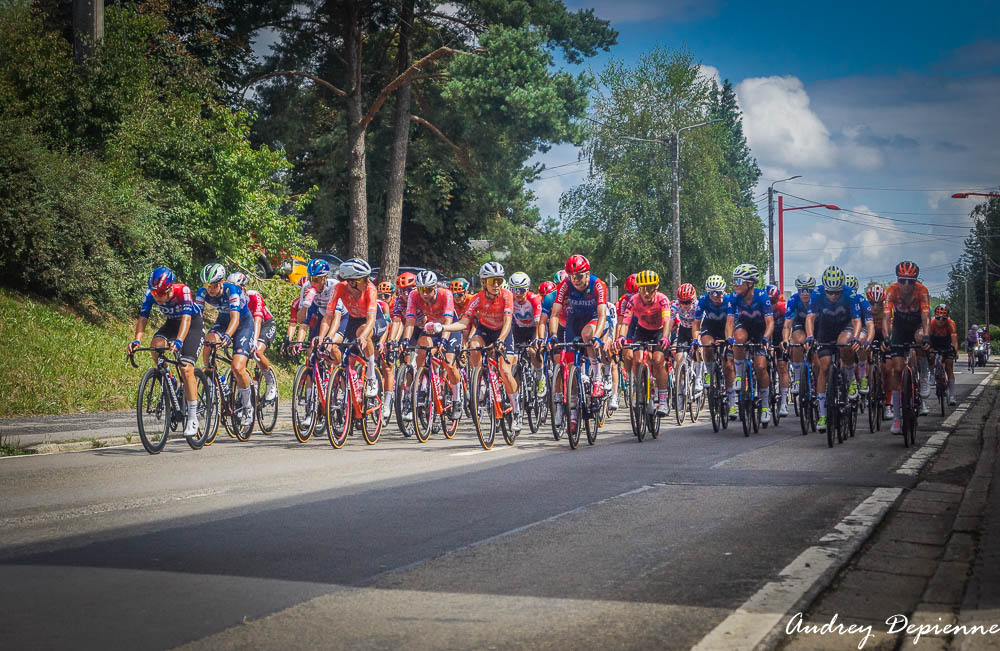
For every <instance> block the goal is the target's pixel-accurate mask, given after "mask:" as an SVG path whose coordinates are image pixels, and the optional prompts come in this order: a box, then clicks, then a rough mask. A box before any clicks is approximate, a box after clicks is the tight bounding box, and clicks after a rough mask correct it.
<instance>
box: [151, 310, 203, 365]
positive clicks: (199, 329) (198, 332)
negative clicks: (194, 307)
mask: <svg viewBox="0 0 1000 651" xmlns="http://www.w3.org/2000/svg"><path fill="white" fill-rule="evenodd" d="M180 327H181V320H180V319H168V320H167V322H166V323H164V324H163V325H161V326H160V329H159V330H157V331H156V334H154V335H153V338H154V339H155V338H157V337H162V338H164V339H166V340H167V345H168V346H169V345H170V344H172V343H173V342H174V339H176V338H177V332H178V330H180ZM204 341H205V326H204V324H203V323H202V320H201V315H200V314H199V315H197V316H193V317H191V327H190V328H188V333H187V336H186V337H184V343H183V344H182V345H181V361H182V362H187V363H188V364H194V363H195V362H197V361H198V355H200V354H201V346H202V344H203V343H204Z"/></svg>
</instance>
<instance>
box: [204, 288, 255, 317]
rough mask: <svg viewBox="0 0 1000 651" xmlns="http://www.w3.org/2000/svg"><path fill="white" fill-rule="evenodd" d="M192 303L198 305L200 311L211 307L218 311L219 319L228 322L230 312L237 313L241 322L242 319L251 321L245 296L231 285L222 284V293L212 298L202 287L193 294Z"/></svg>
mask: <svg viewBox="0 0 1000 651" xmlns="http://www.w3.org/2000/svg"><path fill="white" fill-rule="evenodd" d="M194 302H195V303H197V304H198V307H199V308H201V310H204V309H205V305H206V304H207V305H211V306H212V307H214V308H215V309H216V310H218V311H219V317H220V319H226V320H227V321H228V319H229V314H230V313H231V312H237V313H239V315H240V319H241V320H242V319H243V318H244V317H246V319H247V320H252V319H253V317H252V316H251V314H250V308H248V307H247V295H246V294H244V293H243V292H242V291H240V288H239V287H237V286H236V285H234V284H233V283H222V291H220V292H219V293H218V294H217V295H216V296H212V295H211V294H209V293H208V290H207V289H205V288H204V287H202V288H200V289H199V290H198V293H197V294H195V296H194Z"/></svg>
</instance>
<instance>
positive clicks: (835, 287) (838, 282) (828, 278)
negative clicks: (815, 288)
mask: <svg viewBox="0 0 1000 651" xmlns="http://www.w3.org/2000/svg"><path fill="white" fill-rule="evenodd" d="M822 280H823V289H824V290H826V291H830V292H836V291H839V290H841V289H843V288H844V270H843V269H841V268H840V267H837V266H829V267H827V268H826V271H824V272H823V279H822Z"/></svg>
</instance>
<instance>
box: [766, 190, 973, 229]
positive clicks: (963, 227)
mask: <svg viewBox="0 0 1000 651" xmlns="http://www.w3.org/2000/svg"><path fill="white" fill-rule="evenodd" d="M782 194H784V195H785V196H787V197H795V198H796V199H801V200H802V201H813V200H812V199H806V198H805V197H799V196H796V195H794V194H789V193H788V192H783V193H782ZM814 203H819V202H818V201H814ZM840 210H841V212H849V213H854V214H855V215H864V216H865V217H875V218H877V219H885V220H887V221H890V222H899V223H901V224H914V225H916V226H938V227H940V228H962V229H966V230H968V229H970V228H972V224H969V225H966V226H954V225H951V224H935V223H933V222H915V221H912V220H909V219H898V218H895V217H884V216H882V215H876V214H875V213H870V212H861V211H860V210H850V209H848V208H841V209H840Z"/></svg>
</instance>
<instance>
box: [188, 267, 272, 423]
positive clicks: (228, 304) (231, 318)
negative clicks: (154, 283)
mask: <svg viewBox="0 0 1000 651" xmlns="http://www.w3.org/2000/svg"><path fill="white" fill-rule="evenodd" d="M201 282H202V287H201V288H200V289H199V290H198V292H197V293H196V294H195V296H194V301H195V303H197V304H198V307H199V309H201V310H202V311H204V309H205V304H206V303H207V304H208V305H211V306H212V307H214V308H215V309H216V310H218V312H219V316H218V317H217V318H216V320H215V325H213V326H212V328H211V330H209V331H208V335H207V336H206V337H205V341H208V342H217V341H221V342H225V343H226V344H227V345H228V344H230V343H231V344H232V345H233V361H232V363H231V367H232V369H233V375H234V376H235V377H236V392H237V395H239V397H240V411H239V419H240V426H241V427H247V426H248V425H250V423H252V422H253V408H252V407H251V406H250V374H249V373H247V360H248V359H249V358H250V355H252V354H253V352H254V351H255V350H256V349H257V344H256V340H255V339H254V336H253V333H254V322H253V315H251V314H250V308H249V307H248V303H247V296H246V294H244V293H243V292H242V291H241V290H240V288H239V287H237V286H236V285H234V284H232V283H229V282H226V268H225V267H223V266H222V265H221V264H219V263H217V262H212V263H210V264H207V265H205V267H204V268H203V269H202V270H201ZM208 357H209V350H208V349H207V348H205V349H204V350H202V351H201V358H202V363H203V364H205V365H206V366H207V365H208Z"/></svg>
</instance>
